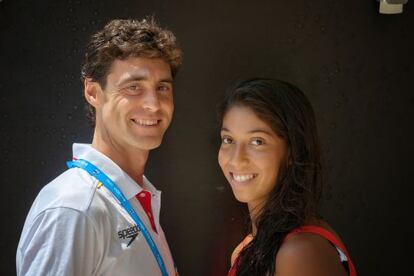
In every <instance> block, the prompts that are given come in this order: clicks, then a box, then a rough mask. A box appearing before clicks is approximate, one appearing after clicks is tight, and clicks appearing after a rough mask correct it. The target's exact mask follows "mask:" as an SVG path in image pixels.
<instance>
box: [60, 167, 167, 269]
mask: <svg viewBox="0 0 414 276" xmlns="http://www.w3.org/2000/svg"><path fill="white" fill-rule="evenodd" d="M66 164H67V166H68V168H69V169H70V168H74V167H78V168H81V169H84V170H85V171H87V172H88V173H89V174H90V175H91V176H93V177H95V178H96V179H98V181H100V182H101V183H102V184H103V185H104V186H105V187H106V188H107V189H108V190H109V191H110V192H111V193H112V194H113V195H114V196H115V198H116V199H117V200H118V202H119V204H121V206H122V207H124V209H125V211H127V212H128V214H129V215H130V216H131V217H132V219H133V220H134V221H135V223H136V224H137V227H138V229H139V230H140V231H141V232H142V234H143V235H144V237H145V239H146V241H147V243H148V245H149V247H150V248H151V251H152V253H153V254H154V257H155V259H156V260H157V263H158V265H159V267H160V269H161V273H162V275H163V276H168V273H167V270H166V268H165V264H164V261H163V259H162V257H161V254H160V252H159V251H158V248H157V246H156V245H155V243H154V240H153V239H152V238H151V235H150V233H149V232H148V230H147V228H146V227H145V225H144V223H143V222H142V220H141V219H140V218H139V216H138V214H137V213H136V212H135V210H134V208H132V206H131V204H130V203H129V201H128V199H127V198H126V197H125V195H124V194H123V193H122V192H121V190H120V189H119V188H118V186H117V185H116V184H115V182H113V181H112V180H111V179H110V178H109V177H108V176H107V175H106V174H105V173H104V172H102V171H101V170H100V169H98V168H97V167H96V166H94V165H93V164H91V163H89V162H88V161H86V160H84V159H78V160H75V161H68V162H66Z"/></svg>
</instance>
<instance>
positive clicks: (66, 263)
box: [16, 19, 182, 276]
mask: <svg viewBox="0 0 414 276" xmlns="http://www.w3.org/2000/svg"><path fill="white" fill-rule="evenodd" d="M181 59H182V55H181V50H180V48H179V46H178V45H177V42H176V39H175V37H174V35H173V34H172V33H171V32H169V31H168V30H163V29H161V28H160V27H159V26H157V25H156V23H155V22H154V20H152V19H151V20H142V21H137V20H113V21H111V22H110V23H108V24H107V25H106V26H105V27H104V28H103V29H102V30H101V31H99V32H98V33H96V34H95V35H93V36H92V38H91V41H90V43H89V44H88V46H87V49H86V55H85V62H84V65H83V67H82V80H83V82H84V95H85V99H86V101H87V103H88V104H89V105H90V106H89V107H90V108H89V111H90V112H89V115H90V117H91V119H92V121H93V123H94V125H95V130H94V135H93V141H92V144H91V145H89V144H74V145H73V160H74V161H73V162H72V163H70V164H69V167H70V169H68V170H67V171H65V172H64V173H63V174H61V175H60V176H58V177H57V178H56V179H55V180H53V181H52V182H51V183H49V184H48V185H46V186H45V187H44V188H43V189H42V191H41V192H40V193H39V195H38V197H37V198H36V200H35V202H34V203H33V206H32V208H31V210H30V212H29V214H28V216H27V219H26V222H25V225H24V228H23V232H22V235H21V238H20V242H19V245H18V249H17V258H16V259H17V274H18V275H117V276H121V275H166V274H168V275H170V276H171V275H175V273H176V270H175V267H174V262H173V259H172V257H171V253H170V250H169V248H168V244H167V241H166V239H165V236H164V232H163V230H162V228H161V226H160V224H159V212H160V191H158V190H156V189H155V188H154V186H153V185H152V184H151V183H150V182H149V181H148V180H147V179H146V178H145V176H144V168H145V163H146V161H147V158H148V153H149V151H150V150H151V149H154V148H156V147H158V146H159V145H160V144H161V141H162V138H163V135H164V132H165V131H166V129H167V128H168V126H169V124H170V122H171V119H172V115H173V109H174V105H173V83H172V82H173V78H174V76H175V74H176V73H177V70H178V68H179V66H180V65H181ZM89 168H92V169H89ZM124 199H125V201H123V200H124ZM137 217H138V218H137ZM138 220H139V221H140V222H141V224H140V223H139V222H138Z"/></svg>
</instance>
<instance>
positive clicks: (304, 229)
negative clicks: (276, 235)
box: [285, 225, 357, 276]
mask: <svg viewBox="0 0 414 276" xmlns="http://www.w3.org/2000/svg"><path fill="white" fill-rule="evenodd" d="M296 233H312V234H316V235H319V236H322V237H324V238H325V239H327V240H328V241H330V242H331V243H332V244H333V245H335V246H336V247H337V248H339V249H340V250H341V251H342V252H343V253H344V254H345V256H346V258H347V260H348V267H349V275H350V276H356V275H357V274H356V269H355V266H354V264H353V263H352V260H351V257H350V256H349V253H348V251H347V250H346V248H345V246H344V245H343V244H342V243H341V242H340V241H339V240H338V239H337V238H336V237H335V236H334V235H333V234H332V233H331V232H329V231H328V230H326V229H325V228H322V227H319V226H314V225H304V226H300V227H298V228H295V229H293V230H292V231H291V232H290V233H289V234H287V235H286V237H285V240H286V239H287V238H288V237H289V236H291V235H293V234H296Z"/></svg>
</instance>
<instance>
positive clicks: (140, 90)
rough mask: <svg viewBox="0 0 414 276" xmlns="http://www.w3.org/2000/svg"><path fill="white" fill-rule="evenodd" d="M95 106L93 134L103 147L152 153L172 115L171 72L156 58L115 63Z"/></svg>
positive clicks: (166, 64)
mask: <svg viewBox="0 0 414 276" xmlns="http://www.w3.org/2000/svg"><path fill="white" fill-rule="evenodd" d="M96 102H97V104H96V106H95V107H96V131H99V132H100V133H99V135H100V136H101V138H102V139H105V143H106V144H110V145H111V147H115V148H120V149H123V150H133V149H141V150H151V149H154V148H156V147H158V146H159V145H160V144H161V141H162V137H163V135H164V132H165V131H166V130H167V128H168V126H169V125H170V122H171V119H172V115H173V110H174V104H173V86H172V76H171V68H170V66H169V64H168V63H167V62H165V61H164V60H163V59H159V58H143V57H130V58H128V59H126V60H115V61H114V62H113V64H112V67H111V69H110V72H109V74H108V76H107V81H106V87H105V89H101V88H100V86H99V88H98V92H97V97H96Z"/></svg>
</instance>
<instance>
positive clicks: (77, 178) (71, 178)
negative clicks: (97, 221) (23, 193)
mask: <svg viewBox="0 0 414 276" xmlns="http://www.w3.org/2000/svg"><path fill="white" fill-rule="evenodd" d="M96 182H97V181H96V180H95V178H93V177H91V176H90V175H89V174H88V173H87V172H85V171H83V170H81V169H78V168H73V169H69V170H66V171H65V172H63V173H62V174H60V175H59V176H58V177H56V178H55V179H53V180H52V181H51V182H49V183H48V184H46V185H45V186H44V187H43V188H42V190H41V191H40V192H39V194H38V195H37V197H36V199H35V201H34V203H33V206H32V209H33V210H32V211H34V212H35V213H40V212H42V211H44V210H47V209H53V208H60V207H61V208H71V209H74V210H78V211H81V212H85V211H86V210H88V209H89V207H90V205H91V203H92V199H93V197H94V195H95V191H96V189H95V186H96Z"/></svg>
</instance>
